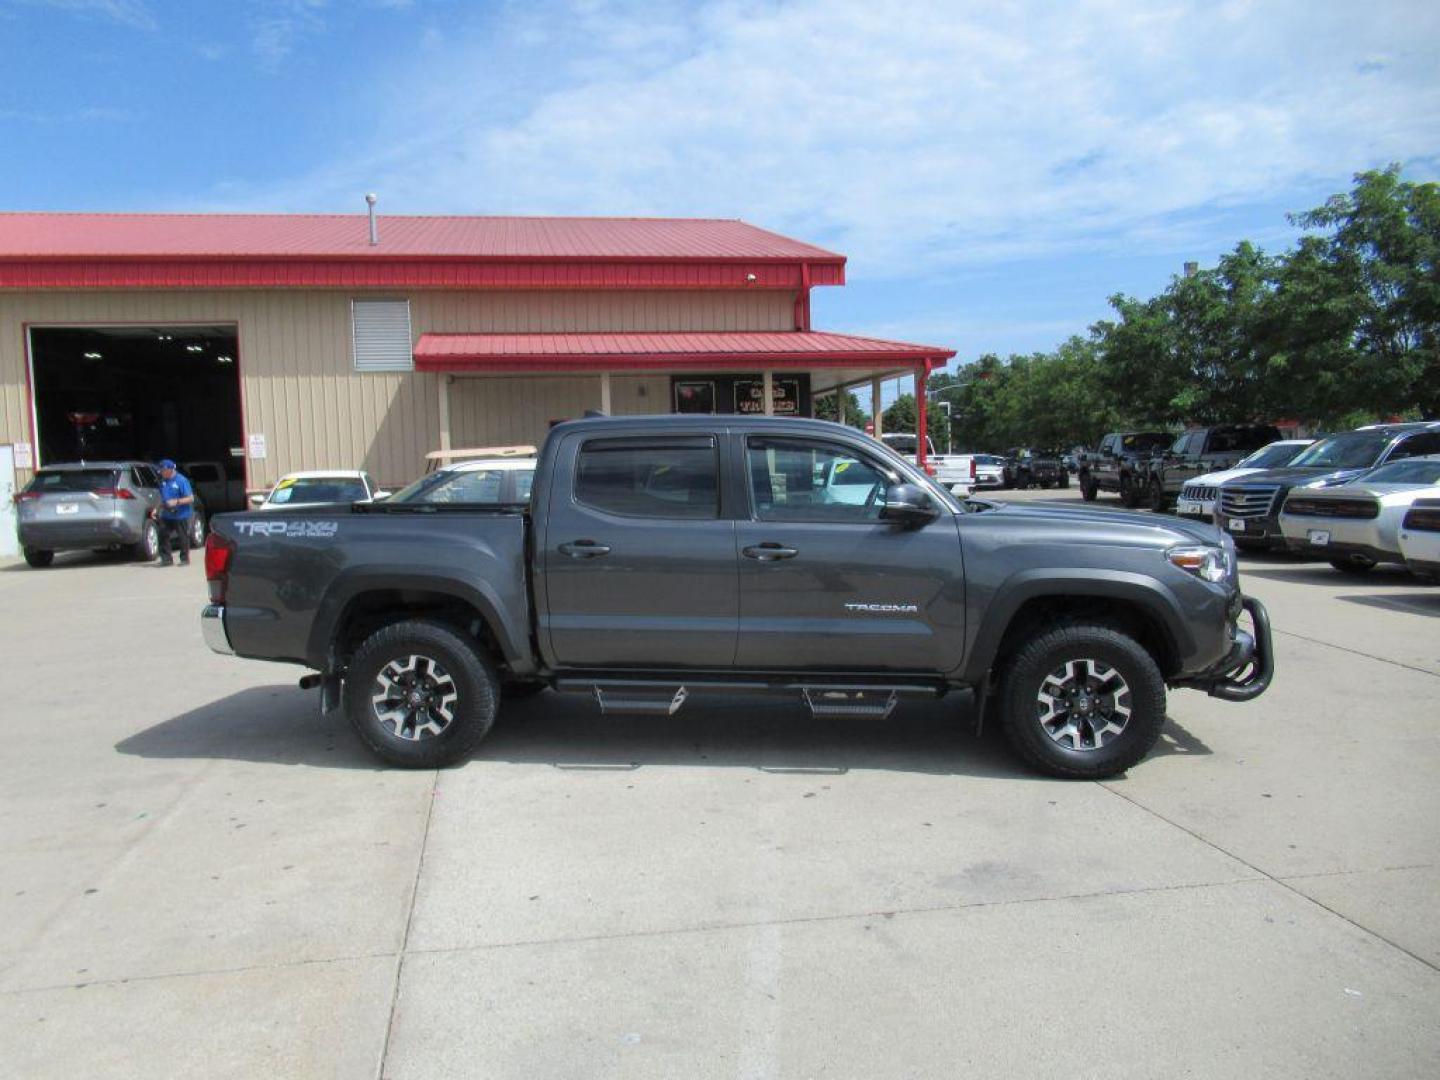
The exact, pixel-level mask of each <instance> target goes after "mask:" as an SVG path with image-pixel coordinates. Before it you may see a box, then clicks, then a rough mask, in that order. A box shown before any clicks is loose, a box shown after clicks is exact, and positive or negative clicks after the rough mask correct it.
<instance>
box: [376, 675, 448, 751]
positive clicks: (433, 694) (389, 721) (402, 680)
mask: <svg viewBox="0 0 1440 1080" xmlns="http://www.w3.org/2000/svg"><path fill="white" fill-rule="evenodd" d="M459 700H460V691H459V689H458V688H457V687H456V685H455V679H454V678H453V677H452V676H451V674H450V673H449V672H448V671H446V670H445V668H444V667H443V666H442V665H441V664H440V662H439V661H437V660H435V659H434V658H433V657H429V656H420V655H416V654H411V655H410V656H406V657H396V658H395V659H394V660H391V661H390V662H389V663H388V664H386V665H385V666H384V667H382V668H381V669H380V672H379V674H377V675H376V676H375V685H374V686H373V687H372V692H371V695H370V704H371V708H373V709H374V710H375V718H376V719H377V720H379V721H380V723H381V724H383V725H384V726H385V727H386V728H387V729H388V730H389V731H390V732H391V733H392V734H394V735H395V736H396V737H398V738H401V739H406V740H409V741H411V742H418V741H419V740H421V739H427V738H433V737H434V736H436V735H439V734H441V733H442V732H444V731H445V729H446V728H448V727H449V726H450V725H451V724H452V723H453V722H454V720H455V707H456V705H457V704H458V702H459Z"/></svg>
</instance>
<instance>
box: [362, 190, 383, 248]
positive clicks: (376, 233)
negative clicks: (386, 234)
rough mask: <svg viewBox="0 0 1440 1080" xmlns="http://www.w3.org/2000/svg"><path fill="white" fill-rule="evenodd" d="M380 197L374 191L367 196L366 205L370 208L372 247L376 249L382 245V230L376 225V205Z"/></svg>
mask: <svg viewBox="0 0 1440 1080" xmlns="http://www.w3.org/2000/svg"><path fill="white" fill-rule="evenodd" d="M378 200H379V196H378V195H376V194H375V193H374V192H373V191H372V192H370V193H369V194H367V195H366V196H365V205H366V206H368V207H369V208H370V246H371V247H376V246H377V245H378V244H379V243H380V228H379V226H378V225H376V224H375V203H376V202H377V201H378Z"/></svg>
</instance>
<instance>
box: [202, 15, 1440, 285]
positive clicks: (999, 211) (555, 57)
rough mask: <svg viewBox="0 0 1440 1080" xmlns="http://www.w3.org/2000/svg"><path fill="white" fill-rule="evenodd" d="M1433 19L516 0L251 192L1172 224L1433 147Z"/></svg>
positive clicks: (792, 218) (840, 240)
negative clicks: (343, 150)
mask: <svg viewBox="0 0 1440 1080" xmlns="http://www.w3.org/2000/svg"><path fill="white" fill-rule="evenodd" d="M291 6H293V5H291ZM301 6H302V7H305V6H308V5H305V4H304V2H303V0H302V2H301ZM1437 43H1440V7H1437V6H1436V5H1433V4H1430V3H1419V2H1403V0H1377V2H1372V3H1370V4H1367V5H1364V6H1363V7H1362V6H1357V5H1354V4H1350V3H1345V2H1334V3H1316V2H1315V0H1309V2H1305V0H1277V2H1273V3H1267V4H1264V5H1251V4H1246V3H1238V2H1237V3H1228V4H1224V5H1221V6H1220V7H1218V8H1217V7H1216V5H1215V4H1213V3H1203V2H1199V0H1195V2H1191V0H1183V2H1182V0H1171V2H1168V3H1158V4H1150V5H1147V6H1145V7H1144V9H1143V10H1141V9H1139V6H1138V5H1134V4H1132V3H1129V2H1128V0H1078V2H1075V3H1070V4H1064V5H1055V4H1051V3H1048V2H1046V0H1032V2H1030V3H1022V4H1016V5H994V4H983V5H982V4H974V5H970V4H957V3H954V2H944V0H933V2H914V3H901V4H889V5H885V4H877V3H874V2H873V0H794V2H791V3H786V4H779V5H777V4H771V3H762V2H759V0H713V2H709V3H704V4H685V3H681V2H678V0H677V2H674V3H655V4H646V5H640V6H637V5H629V4H613V3H606V2H604V0H587V2H583V3H581V2H577V3H572V4H569V5H555V4H521V5H513V6H507V7H506V8H504V9H503V10H502V14H500V15H499V16H497V19H496V21H495V22H493V23H491V24H490V25H488V26H487V27H485V28H484V30H483V32H478V33H473V32H472V33H469V34H465V33H458V34H457V35H456V36H455V37H453V38H451V39H448V40H447V41H446V42H444V43H443V44H441V45H439V46H438V47H437V44H436V42H435V41H434V37H433V35H432V38H431V41H430V48H428V49H426V50H425V58H424V61H423V63H417V64H416V67H415V68H414V70H413V71H411V72H409V73H408V74H404V75H401V76H396V75H394V74H393V73H392V74H391V75H390V77H389V78H390V80H391V83H390V86H391V89H390V96H391V98H392V99H394V100H395V101H397V102H400V103H401V104H399V105H397V106H396V107H395V108H394V109H393V110H392V111H391V113H390V114H389V115H387V116H384V117H382V118H381V121H380V123H379V125H378V131H377V133H376V136H375V140H374V143H373V145H372V148H371V150H370V151H369V152H367V153H364V154H361V155H358V156H354V157H349V158H346V159H344V160H337V161H332V162H328V163H325V164H322V165H320V166H319V167H317V168H316V169H315V170H314V171H313V172H311V173H310V174H308V175H305V176H301V177H296V178H294V179H293V180H291V181H289V182H286V183H283V184H280V185H276V186H274V187H271V188H267V189H263V190H258V191H254V192H252V195H251V197H250V198H248V199H246V200H245V202H246V203H248V204H249V205H252V206H257V207H269V208H277V207H284V208H325V209H332V208H335V207H336V206H348V205H349V204H350V203H351V202H353V201H355V200H356V199H357V198H358V193H359V192H362V191H363V190H366V189H368V188H371V187H374V188H376V189H378V190H379V191H380V192H381V194H382V196H383V198H384V203H383V205H384V206H385V207H386V208H388V209H390V210H391V211H393V212H397V213H399V212H424V211H454V212H479V211H490V212H534V213H616V214H652V213H655V214H696V215H716V216H740V217H745V218H747V219H749V220H752V221H755V222H757V223H761V224H764V225H767V226H770V227H773V228H777V229H779V230H781V231H786V232H791V233H794V234H796V235H799V236H802V237H805V238H806V239H811V240H816V241H819V242H824V243H828V244H829V245H831V246H833V247H836V248H839V249H840V250H843V251H845V252H846V253H848V254H850V255H851V256H852V257H853V259H854V266H855V270H856V271H858V272H860V273H868V274H876V273H879V274H890V275H896V276H899V275H904V274H905V273H907V272H909V271H912V270H915V269H918V268H924V269H927V270H930V271H935V270H940V269H943V268H945V267H948V266H963V265H968V264H973V263H975V262H977V261H985V260H994V259H1013V258H1026V257H1038V256H1047V255H1054V254H1057V253H1075V252H1088V251H1095V250H1106V251H1116V250H1121V251H1123V250H1126V249H1127V248H1129V247H1131V246H1134V245H1143V246H1144V250H1146V251H1157V250H1167V249H1166V247H1165V245H1167V244H1173V245H1176V247H1177V248H1178V246H1180V245H1189V244H1192V243H1193V242H1194V239H1195V236H1196V234H1197V232H1201V233H1203V231H1204V228H1205V222H1206V221H1208V220H1213V219H1214V218H1215V216H1216V215H1217V214H1220V213H1221V212H1223V211H1224V209H1225V208H1227V207H1234V206H1240V205H1246V204H1254V203H1259V202H1264V201H1267V200H1273V199H1275V198H1283V197H1284V196H1286V194H1287V193H1288V192H1290V191H1293V190H1295V189H1296V188H1297V187H1303V186H1306V185H1313V184H1315V183H1321V182H1324V183H1330V182H1333V181H1336V180H1337V179H1338V181H1339V182H1341V183H1343V182H1344V181H1345V180H1346V179H1347V178H1348V176H1349V174H1350V173H1351V172H1352V171H1354V170H1356V169H1360V168H1366V167H1371V166H1376V165H1382V164H1385V163H1386V162H1388V161H1390V160H1407V159H1414V158H1416V157H1417V156H1418V155H1421V154H1428V153H1433V152H1434V150H1435V148H1436V147H1437V146H1440V76H1437V71H1440V46H1437ZM437 53H438V55H437ZM227 201H228V200H227ZM1297 208H1298V207H1297Z"/></svg>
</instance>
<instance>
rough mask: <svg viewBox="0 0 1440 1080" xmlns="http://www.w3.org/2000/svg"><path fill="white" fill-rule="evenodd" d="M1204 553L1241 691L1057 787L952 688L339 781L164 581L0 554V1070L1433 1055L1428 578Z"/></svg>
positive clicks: (477, 1070) (842, 1072)
mask: <svg viewBox="0 0 1440 1080" xmlns="http://www.w3.org/2000/svg"><path fill="white" fill-rule="evenodd" d="M1019 497H1022V498H1040V497H1046V498H1051V499H1053V498H1056V497H1057V496H1056V494H1055V493H1049V492H1035V493H1024V494H1023V495H1021V496H1019ZM1059 497H1060V498H1066V499H1068V498H1071V497H1073V492H1072V493H1070V494H1069V495H1066V494H1064V493H1061V495H1060V496H1059ZM1244 572H1245V574H1246V581H1247V588H1249V589H1250V590H1251V591H1253V592H1255V593H1256V594H1258V595H1259V596H1260V597H1261V598H1262V599H1264V600H1265V601H1266V603H1267V604H1268V605H1269V606H1270V609H1271V611H1272V614H1273V615H1274V618H1275V622H1276V629H1277V632H1278V634H1277V637H1278V640H1277V651H1278V663H1279V665H1280V674H1279V677H1278V678H1277V682H1276V685H1275V686H1274V688H1273V689H1272V690H1271V692H1270V693H1269V694H1267V695H1266V696H1265V697H1264V698H1262V699H1261V700H1260V701H1259V702H1257V703H1255V704H1253V705H1250V706H1233V705H1224V704H1221V703H1218V702H1215V701H1212V700H1210V699H1207V698H1204V697H1201V696H1199V695H1197V694H1195V693H1189V692H1177V693H1175V694H1172V696H1171V699H1170V703H1171V710H1170V711H1171V718H1172V720H1171V723H1170V725H1169V726H1168V728H1167V732H1166V735H1165V738H1164V739H1163V741H1162V743H1161V745H1160V747H1159V748H1158V749H1157V752H1156V754H1155V755H1154V756H1152V757H1151V758H1150V759H1148V760H1147V761H1146V762H1144V763H1143V764H1142V765H1140V766H1139V767H1137V768H1136V769H1134V770H1132V771H1131V772H1130V773H1129V774H1128V775H1127V776H1125V777H1124V778H1122V779H1119V780H1115V781H1110V782H1106V783H1104V784H1076V783H1063V782H1058V781H1050V780H1046V779H1042V778H1037V777H1035V776H1032V775H1030V774H1028V773H1026V772H1024V771H1023V770H1021V769H1019V768H1018V767H1017V766H1016V765H1015V764H1014V763H1013V762H1012V761H1011V759H1010V757H1009V756H1008V754H1007V753H1006V751H1005V748H1004V745H1003V742H1002V741H1001V740H999V739H998V738H997V737H996V733H994V732H990V733H987V734H986V735H985V736H984V737H983V738H981V739H979V740H976V739H975V738H974V737H973V736H972V735H971V734H970V729H969V726H968V724H967V723H965V722H963V720H962V718H961V717H960V716H959V715H958V714H957V711H956V706H955V705H954V704H953V703H952V702H941V703H936V704H934V705H931V706H926V707H916V708H911V709H907V710H905V711H904V712H903V713H901V714H900V715H897V716H896V717H894V718H892V720H891V721H890V722H888V724H887V725H886V726H885V727H877V726H874V725H873V724H867V723H862V722H856V723H835V722H824V723H821V722H815V721H810V720H808V719H806V718H805V717H804V716H803V714H801V713H800V712H799V710H798V709H797V710H789V709H776V708H764V709H757V708H755V707H754V705H753V703H749V702H741V703H735V704H730V703H722V704H720V705H717V706H715V707H713V708H709V709H705V710H696V711H693V712H691V711H687V712H686V713H682V714H681V715H680V716H679V717H677V718H675V719H673V720H668V721H667V720H659V719H651V718H642V719H634V720H624V719H621V720H614V719H611V720H606V721H600V720H598V719H596V718H595V717H593V716H592V715H591V711H590V708H589V706H588V705H586V704H585V703H583V702H571V701H567V700H562V699H559V698H557V697H556V696H555V695H552V694H545V695H541V696H540V697H539V698H536V699H533V700H531V701H527V702H522V703H518V704H517V705H516V706H515V707H513V708H512V709H510V710H509V711H508V712H507V714H506V716H505V717H504V718H503V719H502V721H501V723H500V724H499V725H498V726H497V729H496V731H495V732H494V734H493V735H492V737H491V738H490V739H489V740H488V741H487V742H486V743H485V744H483V745H482V748H481V751H480V753H479V754H478V756H477V757H476V759H475V760H473V761H471V762H469V763H468V764H466V765H465V766H463V767H461V768H457V769H453V770H449V771H446V772H442V773H440V774H438V775H437V774H435V773H404V772H397V771H387V770H382V769H378V768H376V767H375V766H374V764H373V763H372V762H371V761H370V759H369V758H368V757H366V756H365V755H364V754H363V753H362V752H361V751H360V750H359V748H358V746H357V745H356V743H355V741H354V740H353V739H352V738H351V737H350V735H349V733H348V729H347V728H346V726H345V724H344V722H343V720H341V719H340V718H338V717H335V716H332V717H329V718H320V717H318V716H317V715H316V713H315V711H314V709H315V702H314V694H313V693H305V692H302V691H299V690H298V689H295V687H294V678H295V677H297V676H298V675H299V674H300V672H299V670H298V669H289V668H283V667H280V666H276V665H265V664H257V663H251V662H246V661H236V660H229V659H225V658H221V657H216V656H212V655H211V654H210V653H209V652H208V651H206V650H205V648H204V646H203V644H202V643H201V642H200V638H199V633H198V625H197V622H198V620H197V618H196V616H197V614H198V610H199V607H200V605H201V604H202V603H203V596H204V584H203V581H202V578H201V574H200V571H199V568H198V566H192V567H190V568H189V569H188V570H181V569H174V570H159V569H152V568H148V567H141V566H136V565H133V564H124V563H117V562H110V561H106V560H102V559H97V558H92V557H88V556H83V557H76V556H72V557H64V558H62V559H61V560H59V561H57V564H56V567H55V568H54V569H52V570H50V571H46V572H35V571H30V570H28V569H26V568H24V567H23V564H18V565H15V564H12V565H6V566H3V567H0V664H3V667H4V673H5V679H4V684H5V685H6V687H7V690H8V695H7V701H6V706H5V709H4V713H5V717H6V720H7V721H8V724H9V727H10V731H11V737H10V738H9V739H7V740H5V741H4V742H3V743H0V775H3V776H4V777H5V782H4V784H3V785H0V866H3V874H0V1046H3V1047H4V1052H3V1054H0V1075H7V1074H9V1075H16V1076H27V1077H28V1076H71V1075H77V1074H84V1075H92V1076H145V1077H157V1076H181V1075H197V1074H204V1075H208V1076H254V1075H270V1076H306V1077H309V1076H323V1075H332V1076H339V1077H354V1076H377V1075H383V1076H389V1077H397V1078H398V1077H426V1078H428V1077H437V1076H485V1077H507V1076H517V1077H520V1076H523V1077H550V1076H554V1077H570V1076H616V1077H621V1076H623V1077H635V1076H640V1077H649V1076H654V1077H662V1076H664V1077H673V1076H686V1077H711V1076H715V1077H721V1076H724V1077H730V1076H741V1077H785V1076H816V1075H836V1076H859V1077H889V1076H896V1077H899V1076H937V1077H940V1076H944V1077H950V1076H955V1075H961V1074H963V1075H967V1076H1001V1075H1004V1076H1052V1075H1053V1076H1060V1075H1066V1076H1073V1075H1107V1076H1111V1075H1113V1076H1135V1077H1150V1076H1158V1075H1189V1076H1197V1077H1208V1076H1225V1077H1233V1076H1235V1075H1263V1076H1296V1077H1299V1076H1306V1077H1312V1076H1337V1077H1338V1076H1354V1075H1367V1076H1429V1075H1433V1074H1434V1073H1435V1071H1436V1070H1437V1067H1440V934H1437V931H1436V930H1435V926H1436V925H1440V920H1437V918H1436V916H1437V915H1440V900H1437V896H1440V891H1437V886H1440V869H1437V868H1440V840H1437V838H1436V832H1435V829H1434V822H1435V821H1436V819H1437V814H1440V783H1437V781H1440V736H1437V734H1436V732H1435V724H1434V718H1435V715H1436V709H1435V705H1434V702H1435V700H1436V697H1437V691H1440V633H1437V630H1440V623H1437V621H1436V619H1437V617H1440V589H1426V588H1425V587H1423V586H1420V585H1417V584H1415V583H1414V582H1412V581H1410V580H1409V579H1408V578H1404V577H1403V576H1400V575H1388V574H1379V575H1375V576H1373V577H1372V579H1367V580H1363V581H1356V580H1351V579H1345V578H1341V575H1339V574H1334V573H1333V572H1331V571H1330V570H1329V568H1328V567H1314V566H1309V565H1307V564H1300V563H1292V562H1289V561H1288V560H1283V559H1246V560H1245V567H1244Z"/></svg>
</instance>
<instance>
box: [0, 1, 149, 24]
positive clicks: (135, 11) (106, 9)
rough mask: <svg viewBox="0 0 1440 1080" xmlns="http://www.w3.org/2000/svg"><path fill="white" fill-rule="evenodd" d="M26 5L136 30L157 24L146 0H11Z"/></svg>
mask: <svg viewBox="0 0 1440 1080" xmlns="http://www.w3.org/2000/svg"><path fill="white" fill-rule="evenodd" d="M12 2H17V3H19V4H22V5H24V6H27V7H48V8H54V9H55V10H57V11H71V12H75V13H77V14H80V15H87V16H93V17H96V18H102V19H110V20H112V21H114V22H117V23H121V24H123V25H125V26H133V27H135V28H136V29H138V30H154V29H155V28H156V27H157V26H158V25H159V24H158V23H157V22H156V20H155V15H154V12H153V11H152V10H151V7H150V4H149V3H147V2H146V0H12Z"/></svg>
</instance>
